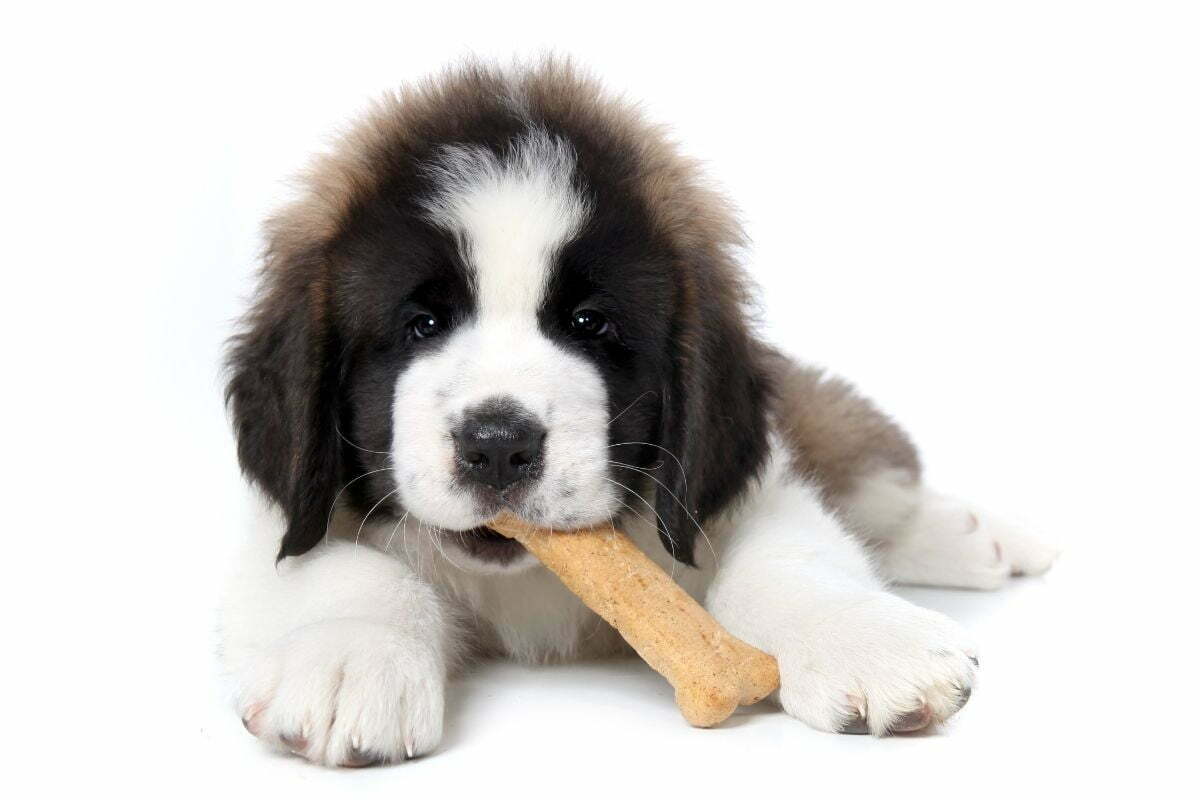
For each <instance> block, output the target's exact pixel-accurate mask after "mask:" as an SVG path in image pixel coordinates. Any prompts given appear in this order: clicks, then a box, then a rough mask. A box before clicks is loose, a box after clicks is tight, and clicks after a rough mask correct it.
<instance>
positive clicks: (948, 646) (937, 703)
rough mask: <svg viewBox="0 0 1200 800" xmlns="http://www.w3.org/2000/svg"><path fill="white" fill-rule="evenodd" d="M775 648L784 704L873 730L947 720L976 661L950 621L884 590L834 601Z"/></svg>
mask: <svg viewBox="0 0 1200 800" xmlns="http://www.w3.org/2000/svg"><path fill="white" fill-rule="evenodd" d="M776 655H777V657H778V659H779V672H780V692H779V699H780V702H781V703H782V705H783V708H784V710H785V711H787V712H788V713H789V714H791V715H792V716H794V717H797V718H798V719H801V720H803V721H804V722H806V723H808V724H809V725H811V726H812V727H814V728H817V729H819V730H825V731H834V732H842V733H873V734H875V735H877V736H882V735H885V734H888V733H900V732H905V731H915V730H921V729H923V728H927V727H929V726H930V725H934V724H937V723H939V722H942V721H944V720H946V719H948V718H949V717H950V716H952V715H953V714H954V713H955V712H956V711H958V710H959V709H960V708H962V707H963V705H965V704H966V702H967V699H968V698H970V696H971V689H972V687H973V686H974V683H975V672H976V668H977V667H978V665H979V661H978V659H977V657H976V655H975V650H974V648H973V647H972V646H971V645H970V643H969V641H968V639H967V636H966V634H965V632H964V631H963V630H962V629H961V628H960V627H959V626H958V625H957V624H956V623H955V622H953V621H952V620H950V619H949V618H948V617H946V616H944V615H942V614H939V613H937V612H935V611H930V610H928V609H924V608H919V607H918V606H914V605H912V604H911V603H908V602H906V601H904V600H902V599H900V598H899V597H895V596H893V595H888V594H884V593H873V594H870V595H866V596H863V597H860V598H856V599H851V598H844V599H842V600H840V601H838V602H831V604H830V606H829V608H828V609H827V610H826V611H825V613H824V614H823V615H822V616H821V618H820V621H819V622H818V623H816V624H815V625H814V626H813V627H810V628H808V629H807V630H804V631H797V635H796V636H795V637H794V638H792V639H790V640H789V641H788V642H787V644H785V646H783V647H782V648H780V649H779V652H778V653H777V654H776Z"/></svg>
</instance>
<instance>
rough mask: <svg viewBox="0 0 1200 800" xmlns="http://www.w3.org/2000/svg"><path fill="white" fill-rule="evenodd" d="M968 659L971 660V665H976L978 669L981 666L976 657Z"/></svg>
mask: <svg viewBox="0 0 1200 800" xmlns="http://www.w3.org/2000/svg"><path fill="white" fill-rule="evenodd" d="M967 658H968V659H970V661H971V663H972V664H974V665H975V666H977V667H978V666H979V659H978V658H976V657H975V656H967Z"/></svg>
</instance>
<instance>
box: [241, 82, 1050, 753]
mask: <svg viewBox="0 0 1200 800" xmlns="http://www.w3.org/2000/svg"><path fill="white" fill-rule="evenodd" d="M266 239H267V250H266V255H265V265H264V269H263V272H262V276H261V284H260V287H259V290H258V294H257V296H256V299H255V302H254V305H253V308H252V309H251V311H250V312H249V314H248V316H247V318H246V320H245V323H244V326H243V329H242V330H241V332H240V333H238V334H237V335H236V336H235V337H234V339H233V340H232V342H231V345H230V354H229V367H230V380H229V384H228V401H229V405H230V408H231V412H232V418H233V423H234V427H235V430H236V435H237V442H238V455H239V459H240V461H241V465H242V468H243V470H244V471H245V473H246V474H247V475H248V477H249V478H250V480H251V481H253V482H254V483H255V484H256V485H257V486H258V487H259V488H260V489H261V493H262V511H261V515H260V519H258V521H257V522H256V524H255V525H254V527H253V530H252V532H251V537H250V544H249V547H248V550H247V553H246V554H245V556H244V557H243V558H242V559H241V561H240V562H239V564H238V568H237V570H236V576H235V578H234V580H233V581H232V582H231V586H230V589H229V592H228V596H227V599H226V602H225V604H224V608H223V612H222V625H221V629H222V659H223V662H224V665H225V667H226V668H227V669H228V671H229V673H230V674H231V675H232V676H233V678H234V679H235V682H236V685H237V703H238V706H239V712H240V714H241V715H242V718H243V720H244V722H245V724H246V727H247V728H249V730H250V731H251V732H252V733H253V734H254V735H255V736H258V737H259V738H260V739H262V740H264V741H266V742H268V743H270V744H271V745H273V746H276V747H279V748H282V749H285V750H289V751H292V752H295V753H298V754H301V755H303V756H304V757H305V758H307V759H309V760H311V761H314V762H319V763H322V764H329V765H342V766H364V765H368V764H375V763H383V762H395V761H399V760H403V759H405V758H411V757H414V756H418V755H421V754H422V753H427V752H429V751H430V750H432V749H433V748H435V747H436V746H437V744H438V741H439V739H440V737H441V732H442V712H443V702H444V693H445V690H446V681H447V675H448V674H450V673H451V672H452V671H453V670H454V669H456V668H458V667H460V666H462V665H464V664H466V663H468V662H469V661H470V660H471V659H473V658H479V657H481V656H489V655H491V656H502V657H507V658H513V659H517V660H520V661H523V662H547V661H561V660H565V659H571V658H578V657H585V656H593V655H599V654H608V653H612V652H615V651H620V650H623V649H624V647H625V646H624V645H623V643H622V642H621V640H620V639H619V637H617V636H616V635H615V634H614V633H613V632H612V631H611V630H610V629H609V628H608V627H607V626H606V625H605V624H604V623H603V622H602V621H600V620H599V619H598V618H597V617H596V616H595V615H593V614H592V613H591V612H590V611H588V610H587V609H586V608H584V607H583V606H582V605H581V604H580V602H579V601H578V600H577V599H576V598H575V597H574V596H572V595H571V594H570V593H569V592H567V591H566V590H565V589H564V588H563V587H562V585H561V584H560V583H559V582H558V580H557V579H556V578H555V577H554V576H553V575H551V574H550V573H548V572H547V571H546V570H545V569H544V568H543V567H541V566H540V565H539V564H537V563H536V562H535V560H534V559H533V558H532V556H530V555H529V554H528V553H527V552H525V551H524V550H523V548H522V547H521V546H520V545H519V544H517V543H516V542H513V541H511V540H508V539H505V538H504V537H502V536H500V535H498V534H496V533H495V532H493V531H490V530H489V529H488V528H487V527H486V522H487V520H488V519H490V518H491V517H492V516H494V515H495V514H496V513H497V512H498V511H500V510H501V509H510V510H512V511H513V512H515V513H516V514H518V515H520V516H522V517H524V518H526V519H528V520H531V521H532V522H535V523H537V524H539V525H543V526H547V527H552V528H559V529H570V528H573V527H578V526H581V525H591V524H595V523H599V522H605V521H609V520H611V521H612V522H613V523H614V524H616V525H618V526H620V527H622V528H624V529H625V530H626V531H628V532H629V533H630V534H631V535H632V536H633V537H634V538H635V539H636V540H638V541H639V543H640V545H641V546H642V547H643V548H645V549H647V551H648V552H651V553H652V554H653V555H654V557H655V558H657V559H658V560H659V561H660V563H662V564H663V565H664V566H665V567H666V568H667V569H668V570H670V571H672V572H673V574H674V576H675V578H676V579H677V580H678V581H679V582H680V583H681V584H682V585H683V586H684V587H685V588H686V589H687V590H688V591H690V592H691V593H693V594H694V595H695V596H696V597H698V598H701V599H702V600H703V602H704V603H705V605H706V607H707V608H708V609H709V611H711V613H712V614H713V615H714V616H715V617H716V618H717V619H718V620H719V621H720V622H721V623H722V624H723V625H724V626H725V627H727V628H728V629H729V630H730V631H731V632H732V633H734V634H735V635H737V636H739V637H741V638H742V639H744V640H746V641H747V642H750V643H751V644H754V645H756V646H757V647H759V648H762V649H763V650H765V651H766V652H768V653H771V654H772V655H774V656H775V657H776V658H777V659H778V661H779V667H780V672H781V679H782V686H781V689H780V691H779V696H778V700H779V702H780V704H781V705H782V706H783V709H784V710H785V711H786V712H787V713H789V714H791V715H792V716H795V717H797V718H799V719H800V720H802V721H803V722H805V723H807V724H809V725H811V726H813V727H815V728H819V729H821V730H826V731H840V732H856V733H857V732H870V733H874V734H886V733H889V732H896V731H911V730H918V729H921V728H925V727H927V726H929V725H932V724H935V723H938V722H940V721H942V720H945V719H947V718H948V717H950V716H951V715H952V714H954V713H955V712H956V711H957V710H958V709H959V708H961V707H962V705H963V704H964V703H965V702H966V700H967V698H968V697H969V696H970V694H971V688H972V684H973V683H974V680H975V672H976V669H977V667H978V660H977V658H976V655H975V651H974V650H973V648H972V645H971V643H970V641H969V639H968V637H967V635H966V634H965V633H964V632H963V630H962V629H961V628H959V626H958V625H956V624H955V623H954V622H952V621H951V620H949V619H948V618H946V617H945V616H943V615H941V614H938V613H935V612H932V611H928V610H925V609H922V608H918V607H916V606H914V605H912V604H910V603H908V602H906V601H904V600H902V599H900V598H899V597H896V596H894V595H892V594H889V593H888V592H887V591H886V585H887V582H888V581H898V582H910V583H922V584H929V585H936V586H962V587H972V588H980V589H990V588H995V587H997V586H1000V585H1001V584H1003V583H1004V582H1005V580H1006V579H1007V578H1008V576H1010V575H1013V574H1018V573H1027V574H1033V573H1040V572H1042V571H1044V570H1045V569H1047V568H1048V567H1049V565H1050V562H1051V560H1052V558H1053V555H1054V554H1053V552H1052V551H1051V550H1049V549H1047V548H1046V547H1044V546H1041V545H1039V544H1038V543H1036V542H1034V541H1032V540H1031V539H1029V538H1027V537H1026V536H1024V535H1022V534H1021V533H1020V532H1018V531H1016V530H1014V529H1012V528H1011V527H1009V526H1006V525H1004V524H1003V523H1001V522H999V521H997V520H995V519H993V518H991V517H989V516H987V515H985V514H983V513H981V512H980V511H978V510H977V509H975V508H973V507H972V506H970V505H966V504H963V503H961V502H958V501H956V500H952V499H949V498H945V497H941V496H939V495H937V494H936V493H934V492H932V491H931V490H929V489H928V488H927V487H926V486H924V484H923V483H922V481H921V467H920V462H919V460H918V457H917V453H916V451H915V450H914V448H913V446H912V444H911V443H910V442H909V439H908V437H907V436H906V435H905V434H904V432H903V431H901V430H900V428H898V427H897V426H896V424H895V423H893V422H892V421H891V420H890V419H889V418H888V417H887V416H885V415H884V414H882V413H880V412H879V411H878V410H877V409H876V408H875V407H874V406H873V405H872V404H871V403H870V402H869V401H867V400H865V399H864V398H862V397H861V396H859V395H857V394H856V393H855V391H854V390H853V389H852V388H851V387H850V386H849V385H848V384H847V383H845V382H843V381H841V380H839V379H837V378H835V377H831V376H828V375H825V374H822V373H821V372H820V371H818V370H815V369H812V368H808V367H805V366H802V365H800V364H797V363H795V362H793V361H791V360H789V359H788V358H786V357H784V356H782V355H780V354H779V353H777V352H774V351H773V350H771V349H770V348H769V347H767V346H766V345H764V344H763V343H762V342H761V341H759V340H758V339H757V338H756V337H755V335H754V333H753V331H752V330H751V328H750V326H749V324H748V322H747V312H746V306H747V284H746V280H745V277H744V276H743V274H742V272H741V269H740V266H739V264H738V261H737V257H738V254H739V252H740V249H741V247H742V245H743V237H742V232H741V231H740V229H739V227H738V225H737V223H736V221H735V219H734V216H733V215H732V213H731V211H730V208H729V206H728V205H727V204H726V202H725V201H724V200H723V199H722V198H721V197H720V196H718V195H717V194H715V193H714V192H713V191H712V190H711V189H710V188H708V186H707V185H706V184H705V183H704V181H703V180H702V178H701V176H700V175H699V174H698V172H697V169H696V167H695V165H694V164H693V163H691V162H690V161H688V160H687V159H685V158H682V157H681V156H680V155H679V154H678V153H677V152H676V150H675V149H674V147H673V146H672V145H671V144H670V142H669V141H668V140H667V138H666V137H665V134H664V132H663V131H662V129H661V128H658V127H656V126H654V125H651V124H650V123H648V122H646V121H645V120H644V119H643V118H642V117H641V115H640V114H639V113H638V112H637V111H635V110H634V109H632V108H631V107H629V106H628V105H626V104H624V103H622V102H620V101H618V100H615V99H613V98H611V97H608V96H606V95H605V94H604V93H603V91H602V90H601V88H600V87H599V86H598V85H597V84H596V83H594V82H593V81H592V80H591V79H589V78H588V77H586V76H583V75H581V74H579V73H578V72H577V71H576V70H575V69H573V68H572V67H571V66H570V65H569V64H565V63H561V62H554V61H548V62H545V63H542V64H539V65H535V66H531V67H527V68H520V69H512V70H501V69H495V68H491V67H486V66H480V65H475V64H472V65H467V66H463V67H460V68H457V69H454V70H451V71H449V72H448V73H446V74H444V75H443V76H441V77H440V78H438V79H436V80H431V81H429V82H426V83H424V84H421V85H420V86H417V87H414V88H409V89H406V90H403V91H401V92H400V93H399V94H398V95H394V96H389V97H386V98H384V99H383V100H382V101H381V102H379V103H378V104H376V105H375V106H374V107H373V108H371V109H370V111H369V112H368V113H367V114H366V115H365V117H363V118H362V119H361V120H360V121H359V122H358V123H357V124H356V125H355V126H354V127H353V128H351V129H350V130H349V132H348V133H346V134H345V135H344V136H343V137H342V139H341V140H340V142H339V143H338V144H337V146H336V147H335V148H334V149H333V151H332V152H331V153H330V154H328V155H325V156H323V157H322V158H320V159H319V160H317V161H316V162H315V164H314V166H313V167H312V169H311V170H310V172H309V173H308V175H307V183H306V186H305V189H304V191H303V193H302V195H301V196H300V197H299V199H298V200H297V201H296V202H295V203H294V204H292V205H290V206H288V207H286V208H285V209H283V210H282V211H281V212H280V213H278V214H277V215H276V216H275V217H274V218H273V219H271V220H270V221H269V222H268V223H267V227H266Z"/></svg>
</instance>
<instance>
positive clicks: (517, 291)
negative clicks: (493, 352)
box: [425, 132, 588, 321]
mask: <svg viewBox="0 0 1200 800" xmlns="http://www.w3.org/2000/svg"><path fill="white" fill-rule="evenodd" d="M574 169H575V154H574V152H573V151H572V150H571V147H570V145H568V144H567V143H566V142H564V141H563V140H561V139H557V138H553V137H551V136H549V135H548V134H546V133H545V132H531V133H529V134H528V135H526V136H524V137H522V138H521V139H519V140H518V141H517V142H516V144H515V145H514V146H513V147H512V148H511V149H510V150H509V151H508V152H507V153H505V154H504V155H503V157H499V158H498V157H497V156H496V155H495V154H494V153H492V152H491V151H490V150H487V149H485V148H482V147H477V146H471V147H467V146H452V147H445V148H443V149H442V151H441V153H440V154H439V158H438V160H437V161H436V163H435V164H434V165H432V166H431V167H430V174H431V176H432V177H433V178H434V179H435V181H436V184H437V187H438V188H437V192H436V193H435V194H434V195H433V196H432V197H429V198H426V200H425V207H426V209H427V210H428V211H429V214H430V217H431V218H432V219H433V221H434V222H435V223H436V224H437V225H439V226H441V227H443V228H445V229H446V230H449V231H451V232H452V233H454V234H455V236H456V237H457V238H458V240H459V243H460V247H461V249H462V254H463V256H464V258H465V260H466V262H467V264H468V266H469V268H470V269H471V270H472V273H473V277H474V285H475V292H476V296H477V301H478V303H479V315H480V317H481V318H483V319H486V318H489V317H490V318H495V317H499V316H509V317H520V318H524V319H526V320H530V321H532V320H534V319H536V315H537V310H538V307H539V306H540V305H541V302H542V296H543V294H544V293H545V290H546V284H547V282H548V281H549V278H550V274H551V270H552V267H553V260H554V257H555V255H556V253H557V252H558V251H559V249H560V248H561V247H562V246H563V245H564V244H565V243H566V242H567V241H568V240H569V239H570V238H571V237H572V236H573V235H575V234H576V233H577V232H578V231H579V229H580V227H581V226H582V225H583V222H584V220H585V219H586V217H587V212H588V208H587V203H586V202H585V201H584V199H583V198H582V197H580V195H579V192H578V191H577V190H576V189H575V187H574V186H573V185H572V180H571V177H572V174H573V172H574Z"/></svg>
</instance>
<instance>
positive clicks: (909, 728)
mask: <svg viewBox="0 0 1200 800" xmlns="http://www.w3.org/2000/svg"><path fill="white" fill-rule="evenodd" d="M931 722H933V709H931V708H930V707H929V706H927V705H922V706H921V707H920V708H918V709H917V710H916V711H910V712H908V713H907V714H904V715H903V716H901V717H898V718H897V719H896V721H895V722H893V723H892V724H891V727H890V728H889V730H891V731H892V732H893V733H911V732H913V731H919V730H923V729H925V728H928V727H929V723H931Z"/></svg>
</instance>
